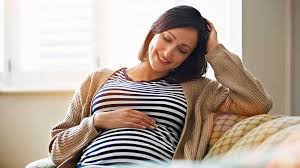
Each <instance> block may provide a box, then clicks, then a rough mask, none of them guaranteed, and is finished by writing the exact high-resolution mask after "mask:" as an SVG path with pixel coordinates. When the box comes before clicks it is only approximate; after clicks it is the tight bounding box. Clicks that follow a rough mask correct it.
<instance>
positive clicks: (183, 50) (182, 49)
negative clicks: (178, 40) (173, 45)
mask: <svg viewBox="0 0 300 168" xmlns="http://www.w3.org/2000/svg"><path fill="white" fill-rule="evenodd" d="M179 52H181V53H182V54H187V53H188V52H189V51H188V50H187V49H184V48H179Z"/></svg>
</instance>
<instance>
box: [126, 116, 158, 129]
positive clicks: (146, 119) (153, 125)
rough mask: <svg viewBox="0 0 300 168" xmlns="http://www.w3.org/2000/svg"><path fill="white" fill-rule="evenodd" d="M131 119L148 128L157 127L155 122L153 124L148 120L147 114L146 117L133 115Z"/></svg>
mask: <svg viewBox="0 0 300 168" xmlns="http://www.w3.org/2000/svg"><path fill="white" fill-rule="evenodd" d="M131 117H132V118H134V119H137V120H139V121H142V122H144V123H146V124H147V127H148V128H150V127H151V128H152V127H156V124H155V122H153V121H152V119H149V118H148V117H149V116H147V115H146V114H144V115H137V114H131Z"/></svg>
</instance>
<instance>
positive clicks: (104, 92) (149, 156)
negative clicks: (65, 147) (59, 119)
mask: <svg viewBox="0 0 300 168" xmlns="http://www.w3.org/2000/svg"><path fill="white" fill-rule="evenodd" d="M120 108H130V109H134V110H138V111H141V112H144V113H145V114H147V115H148V116H150V117H151V118H153V119H155V121H156V124H157V125H158V127H157V128H155V129H137V128H116V129H109V130H104V132H102V133H101V134H99V136H98V137H96V138H95V139H94V140H93V141H92V142H91V144H89V145H88V146H87V147H86V148H85V149H84V150H83V155H82V156H81V159H80V161H79V163H78V167H89V166H91V167H110V166H112V165H116V164H126V165H127V164H134V165H148V164H151V163H155V164H156V163H157V164H164V163H166V162H165V161H169V160H171V159H172V157H173V154H174V152H175V149H176V146H177V143H178V141H179V138H180V135H181V131H182V128H183V125H184V120H185V114H186V110H187V104H186V99H185V96H184V93H183V90H182V87H181V85H180V84H179V83H170V82H168V81H167V80H165V79H158V80H153V81H144V82H143V81H141V82H135V81H132V80H131V79H130V78H129V77H128V75H127V73H126V68H123V69H121V70H119V71H117V72H115V74H113V75H112V76H111V77H110V78H109V79H108V81H107V82H106V83H105V84H104V85H103V87H101V88H100V89H99V90H98V91H97V93H96V95H95V97H94V98H93V101H92V114H93V113H102V112H109V111H113V110H116V109H120Z"/></svg>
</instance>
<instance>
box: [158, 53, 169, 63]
mask: <svg viewBox="0 0 300 168" xmlns="http://www.w3.org/2000/svg"><path fill="white" fill-rule="evenodd" d="M157 59H158V61H159V62H160V63H161V64H163V65H166V64H169V63H170V61H168V60H165V59H164V58H162V57H160V56H159V55H158V54H157Z"/></svg>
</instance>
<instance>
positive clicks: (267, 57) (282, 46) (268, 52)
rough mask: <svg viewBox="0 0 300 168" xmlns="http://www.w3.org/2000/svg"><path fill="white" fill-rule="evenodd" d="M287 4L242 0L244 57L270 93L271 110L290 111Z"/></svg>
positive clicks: (247, 66)
mask: <svg viewBox="0 0 300 168" xmlns="http://www.w3.org/2000/svg"><path fill="white" fill-rule="evenodd" d="M289 8H290V0H285V1H283V0H263V1H262V0H244V1H243V35H242V36H243V61H244V63H245V65H246V68H248V69H249V70H250V72H252V73H253V74H254V76H255V77H257V78H258V79H259V80H261V82H262V83H263V85H264V87H265V88H266V90H267V91H268V93H270V95H271V96H272V97H273V100H274V106H273V109H272V110H271V113H272V114H286V115H290V114H292V112H291V111H292V110H291V108H292V106H291V96H292V94H291V92H292V88H291V83H292V77H291V74H292V73H291V69H290V68H291V63H292V62H291V60H292V58H293V57H292V55H291V54H292V51H291V37H292V34H291V18H292V17H291V15H290V11H291V10H290V9H289ZM298 115H299V114H298Z"/></svg>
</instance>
